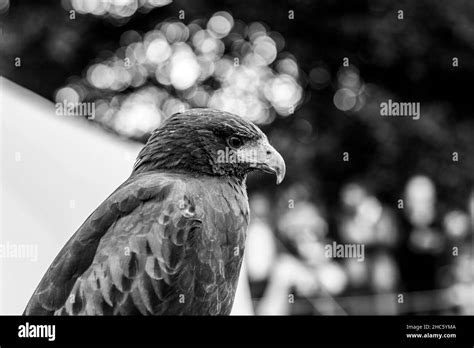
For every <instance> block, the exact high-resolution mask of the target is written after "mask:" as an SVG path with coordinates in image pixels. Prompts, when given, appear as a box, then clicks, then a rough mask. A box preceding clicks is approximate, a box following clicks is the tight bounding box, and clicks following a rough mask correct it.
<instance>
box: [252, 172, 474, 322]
mask: <svg viewBox="0 0 474 348" xmlns="http://www.w3.org/2000/svg"><path fill="white" fill-rule="evenodd" d="M250 205H251V211H252V214H253V215H252V218H251V225H250V227H249V232H248V243H247V249H246V261H247V266H248V277H249V282H250V289H251V294H252V298H253V303H254V308H255V312H256V314H321V315H332V314H338V315H339V314H340V315H344V314H349V315H350V314H428V313H429V314H474V258H473V257H472V256H473V255H472V253H473V231H472V224H473V216H474V192H471V195H470V198H469V201H468V202H466V206H465V207H463V209H449V208H448V209H447V208H446V207H444V206H442V204H441V202H439V201H438V200H437V195H436V187H435V184H434V183H433V181H432V180H431V179H430V178H429V177H427V176H414V177H412V178H410V179H409V180H408V181H407V183H406V185H405V188H404V192H400V199H399V200H397V201H396V202H393V204H392V205H388V204H384V203H382V202H381V200H380V199H378V198H377V197H376V196H375V195H374V194H373V193H372V192H370V190H369V189H368V188H367V187H366V186H365V185H363V184H361V183H358V182H350V183H347V184H346V185H345V186H344V187H342V189H341V190H340V197H339V204H338V207H337V209H336V211H328V208H327V207H325V205H324V204H323V203H321V202H319V203H315V202H314V200H312V199H311V197H310V194H309V193H308V192H307V190H306V189H305V188H304V187H303V186H299V185H295V186H293V187H290V188H289V189H288V190H287V191H286V192H285V194H284V195H283V196H282V197H280V199H279V200H278V201H277V202H275V203H272V202H271V200H270V199H269V198H268V197H266V196H264V195H263V194H260V193H257V194H254V195H252V196H251V198H250ZM336 246H339V248H342V249H341V250H346V253H344V252H341V253H339V254H338V253H336V252H334V251H335V250H336V249H335V247H336ZM346 246H357V247H358V249H355V248H353V249H351V250H352V251H355V250H358V254H357V255H355V254H347V251H348V250H350V248H349V249H344V247H346Z"/></svg>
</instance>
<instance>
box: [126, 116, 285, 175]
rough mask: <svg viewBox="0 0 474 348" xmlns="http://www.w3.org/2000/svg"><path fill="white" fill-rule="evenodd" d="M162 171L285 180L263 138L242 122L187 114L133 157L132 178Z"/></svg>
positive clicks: (166, 124)
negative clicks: (270, 176)
mask: <svg viewBox="0 0 474 348" xmlns="http://www.w3.org/2000/svg"><path fill="white" fill-rule="evenodd" d="M153 170H166V171H175V172H185V173H191V174H195V175H211V176H227V177H234V178H237V179H238V180H242V181H243V180H244V179H245V177H246V175H247V174H248V173H249V172H251V171H253V170H261V171H264V172H268V173H272V174H274V175H275V176H276V181H277V184H279V183H281V182H282V180H283V178H284V177H285V171H286V167H285V161H284V160H283V158H282V156H281V155H280V154H279V153H278V152H277V151H276V150H275V149H274V148H273V147H272V146H271V145H270V144H269V142H268V139H267V136H266V135H265V134H264V133H263V132H262V131H261V130H260V129H259V128H258V127H257V126H255V125H254V124H252V123H251V122H248V121H246V120H245V119H243V118H242V117H239V116H236V115H233V114H231V113H228V112H224V111H218V110H213V109H191V110H187V111H185V112H182V113H177V114H174V115H172V116H171V117H169V118H168V119H167V120H166V121H165V122H164V123H163V124H162V125H161V126H160V127H159V128H157V129H156V130H155V131H154V132H153V133H152V135H151V136H150V138H149V139H148V142H147V144H146V145H145V147H144V148H143V149H142V151H141V152H140V153H139V155H138V158H137V162H136V163H135V166H134V168H133V172H132V175H136V174H139V173H142V172H146V171H153Z"/></svg>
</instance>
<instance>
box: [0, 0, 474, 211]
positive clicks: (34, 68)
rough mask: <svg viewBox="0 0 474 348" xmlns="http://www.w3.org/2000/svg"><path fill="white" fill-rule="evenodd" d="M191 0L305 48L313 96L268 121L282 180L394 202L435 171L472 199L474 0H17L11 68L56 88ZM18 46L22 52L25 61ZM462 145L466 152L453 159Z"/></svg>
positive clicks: (450, 195)
mask: <svg viewBox="0 0 474 348" xmlns="http://www.w3.org/2000/svg"><path fill="white" fill-rule="evenodd" d="M180 10H184V11H185V19H184V22H185V23H187V22H188V21H191V20H192V19H194V18H198V17H202V18H210V17H211V16H212V14H213V13H215V12H216V11H220V10H226V11H228V12H230V13H231V14H232V15H233V17H234V18H235V19H240V20H242V21H244V22H245V23H251V22H254V21H259V22H263V23H265V24H266V25H268V27H269V28H270V29H271V30H274V31H277V32H279V33H280V34H281V35H282V36H283V38H284V39H285V43H286V47H285V50H286V51H288V52H290V53H291V54H293V55H294V57H295V58H296V60H297V62H298V65H299V67H300V69H301V72H300V79H301V83H302V85H303V87H304V101H303V103H302V104H301V105H300V106H299V107H298V108H297V110H296V111H295V113H294V114H293V115H290V116H288V117H277V118H276V119H275V120H274V122H272V123H271V124H270V125H266V126H264V128H265V131H266V132H267V133H268V134H269V135H270V137H271V138H272V141H273V142H274V143H275V145H276V147H277V148H278V149H280V150H281V151H282V152H283V154H284V157H285V159H286V161H287V165H288V178H287V180H286V181H285V185H286V186H284V187H283V188H279V189H280V190H282V189H285V188H286V187H288V186H289V185H291V184H293V183H295V182H302V183H304V184H305V185H307V186H308V188H309V192H311V194H312V195H313V199H315V200H316V198H315V197H318V198H317V199H321V197H323V200H324V201H326V203H327V204H328V205H329V207H331V206H332V205H334V204H336V202H337V201H338V199H339V197H338V195H339V191H340V187H341V185H342V184H343V183H346V182H347V181H349V180H353V179H357V180H360V181H362V182H363V183H365V184H366V185H367V186H368V187H369V188H371V189H372V190H373V191H374V193H376V194H377V195H379V197H381V199H382V200H383V201H385V202H387V203H389V204H390V205H391V206H394V205H395V202H396V200H397V199H398V198H399V197H400V195H401V192H402V190H403V186H404V184H405V182H406V180H407V178H408V177H410V176H411V175H413V174H416V173H423V174H426V175H428V176H430V177H431V178H432V179H433V180H434V181H435V183H436V184H437V186H438V190H439V198H440V201H441V202H443V203H444V204H446V205H449V206H464V205H465V203H466V201H467V195H468V194H469V190H468V189H470V188H472V183H473V175H472V173H473V172H474V160H473V158H472V154H473V153H474V141H473V140H472V134H473V131H474V120H473V111H474V110H473V108H472V99H471V93H472V92H471V89H472V83H473V81H474V50H473V48H474V40H473V38H474V2H472V1H469V0H451V1H447V0H442V1H431V0H421V1H389V0H374V1H360V0H358V1H344V0H338V1H335V0H322V1H310V0H289V1H273V0H272V1H250V0H238V1H236V0H232V1H230V0H226V1H222V0H219V1H217V0H193V1H189V0H188V1H186V0H178V1H175V2H173V3H171V4H169V5H167V6H164V7H159V8H155V9H152V10H149V11H147V12H146V13H140V11H138V12H137V13H136V14H134V15H133V16H131V17H130V18H129V19H128V20H126V21H122V22H117V21H113V20H107V19H104V18H103V17H101V16H94V15H81V14H77V17H76V19H75V20H73V21H71V20H70V19H69V13H68V12H67V11H66V10H65V9H64V8H63V7H61V5H60V3H59V2H51V1H15V2H12V4H11V5H10V9H9V11H8V13H7V14H3V15H0V20H1V22H2V39H1V42H0V69H1V70H0V73H1V74H2V75H4V76H6V77H7V78H10V79H12V80H13V81H15V82H17V83H19V84H21V85H23V86H25V87H27V88H29V89H31V90H33V91H35V92H37V93H39V94H41V95H43V96H45V97H47V98H49V99H53V100H54V93H55V91H56V90H57V89H58V88H60V87H61V86H64V85H65V84H66V83H67V81H68V78H70V77H71V76H81V75H82V74H83V73H84V69H85V68H86V67H87V66H88V65H89V64H91V62H92V61H93V60H94V59H96V58H97V57H99V56H100V55H101V54H102V52H104V51H114V50H116V49H117V48H118V46H119V39H120V37H121V35H122V33H123V32H125V31H127V30H131V29H133V30H137V31H140V32H146V31H148V30H150V29H151V28H153V27H154V26H155V25H156V24H157V23H159V22H162V21H164V20H166V19H169V18H176V19H177V17H178V13H179V11H180ZM290 10H292V11H294V19H293V20H290V19H289V18H288V11H290ZM399 10H402V11H403V17H404V18H403V20H400V19H398V15H399V12H398V11H399ZM15 57H21V59H22V67H21V68H16V67H15V66H14V58H15ZM344 57H347V58H349V61H350V64H351V67H352V68H353V69H355V70H354V71H357V74H358V76H359V78H360V81H363V86H364V89H363V99H362V101H361V103H360V105H359V106H360V107H357V108H355V109H351V110H349V111H342V110H340V109H339V108H337V107H336V106H335V102H334V95H335V93H336V92H337V91H338V89H339V88H340V87H341V83H340V81H341V74H344V71H345V70H347V69H346V68H344V67H342V64H343V58H344ZM453 57H457V58H458V59H459V66H458V67H453V64H452V62H453ZM315 69H316V70H315ZM318 69H319V70H318ZM321 69H322V70H321ZM325 74H326V75H327V76H326V75H325ZM325 80H326V82H324V81H325ZM389 98H391V99H393V100H400V101H410V102H420V103H421V113H422V115H421V119H420V120H418V121H414V120H412V119H410V118H382V117H380V116H379V104H380V102H381V101H383V100H386V99H389ZM142 140H145V139H142ZM343 152H348V153H349V155H350V161H349V162H344V161H343V160H342V156H343ZM453 152H458V153H459V162H453V161H452V153H453ZM265 181H266V180H265ZM265 181H263V180H261V177H260V176H256V177H254V178H252V180H250V182H249V186H250V189H251V190H255V189H258V190H263V189H266V187H265V186H263V185H268V184H265ZM271 187H272V190H273V189H274V187H273V185H272V186H271ZM268 189H269V188H268ZM269 190H270V189H269Z"/></svg>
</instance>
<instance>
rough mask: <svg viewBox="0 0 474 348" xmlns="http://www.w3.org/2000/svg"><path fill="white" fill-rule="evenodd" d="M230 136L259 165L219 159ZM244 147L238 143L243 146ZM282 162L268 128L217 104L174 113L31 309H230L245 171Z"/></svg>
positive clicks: (57, 264) (67, 251) (65, 252)
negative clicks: (264, 129) (213, 107)
mask: <svg viewBox="0 0 474 348" xmlns="http://www.w3.org/2000/svg"><path fill="white" fill-rule="evenodd" d="M230 137H238V138H239V139H242V142H237V141H236V140H235V139H231V142H230V143H233V144H236V143H239V144H242V145H241V146H239V149H240V150H242V151H247V150H245V149H246V148H248V149H258V151H260V155H259V156H260V157H259V161H258V163H251V164H249V163H221V162H220V161H218V160H217V152H218V151H220V150H222V149H224V148H225V147H227V146H229V138H230ZM236 150H237V149H236ZM253 169H261V170H264V171H273V172H275V174H277V177H278V180H280V181H281V179H282V178H283V175H284V163H283V162H282V159H281V156H279V155H278V153H276V151H274V149H273V148H271V147H270V145H269V144H268V142H267V140H266V137H265V136H264V134H263V133H261V131H260V130H259V129H258V128H256V127H255V126H253V125H252V124H250V123H248V122H246V121H244V120H243V119H241V118H239V117H237V116H234V115H231V114H227V113H222V112H218V111H214V110H209V109H195V110H190V111H188V112H186V113H183V114H177V115H173V116H172V117H171V118H170V119H169V120H168V121H167V122H165V123H164V124H163V125H162V126H161V127H160V128H159V129H157V130H156V131H155V132H154V133H153V134H152V136H151V137H150V139H149V141H148V143H147V145H146V146H145V147H144V149H143V150H142V151H141V152H140V154H139V156H138V159H137V162H136V164H135V167H134V170H133V172H132V175H131V176H130V178H129V179H127V180H126V181H125V182H124V183H123V184H122V185H121V186H120V187H119V188H118V189H117V190H116V191H115V192H114V193H113V194H112V195H111V196H109V197H108V198H107V199H106V200H105V201H104V202H103V203H102V204H101V205H100V206H99V207H98V208H97V209H96V210H95V211H94V212H93V213H92V214H91V215H90V216H89V218H88V219H87V220H86V221H85V222H84V223H83V225H82V226H81V227H80V228H79V229H78V231H77V232H76V233H75V234H74V235H73V236H72V238H71V239H70V240H69V241H68V243H67V244H66V245H65V246H64V247H63V249H62V250H61V252H60V253H59V255H58V256H57V257H56V259H55V260H54V261H53V263H52V265H51V266H50V268H49V269H48V271H47V272H46V274H45V276H44V277H43V279H42V280H41V282H40V284H39V285H38V287H37V289H36V291H35V293H34V294H33V296H32V298H31V299H30V301H29V303H28V305H27V308H26V310H25V314H26V315H51V314H55V315H79V314H85V315H179V314H197V315H217V314H229V313H230V311H231V309H232V303H233V299H234V295H235V290H236V286H237V281H238V275H239V270H240V265H241V262H242V256H243V252H244V244H245V234H246V230H247V226H248V222H249V207H248V200H247V193H246V189H245V176H246V174H247V173H248V172H249V171H250V170H253Z"/></svg>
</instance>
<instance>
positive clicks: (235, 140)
mask: <svg viewBox="0 0 474 348" xmlns="http://www.w3.org/2000/svg"><path fill="white" fill-rule="evenodd" d="M227 143H228V144H229V146H230V147H231V148H233V149H238V148H239V147H241V146H242V145H243V144H244V143H243V141H242V139H240V138H239V137H235V136H232V137H230V138H229V139H228V140H227Z"/></svg>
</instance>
